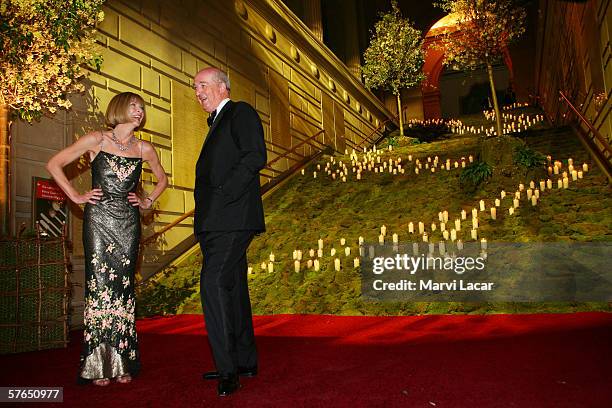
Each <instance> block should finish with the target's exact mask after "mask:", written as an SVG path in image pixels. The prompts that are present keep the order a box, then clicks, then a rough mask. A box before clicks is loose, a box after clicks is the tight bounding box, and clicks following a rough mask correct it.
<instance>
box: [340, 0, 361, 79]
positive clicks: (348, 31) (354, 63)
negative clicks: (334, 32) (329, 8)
mask: <svg viewBox="0 0 612 408" xmlns="http://www.w3.org/2000/svg"><path fill="white" fill-rule="evenodd" d="M343 6H344V18H345V19H346V20H345V21H344V52H345V61H344V63H345V64H346V66H347V67H348V69H349V71H351V73H352V74H353V75H355V76H356V77H357V78H358V79H359V80H360V81H361V70H360V67H361V60H360V58H359V34H358V32H357V28H358V26H359V21H358V20H357V9H356V7H355V2H354V1H347V2H345V3H343Z"/></svg>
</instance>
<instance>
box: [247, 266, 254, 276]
mask: <svg viewBox="0 0 612 408" xmlns="http://www.w3.org/2000/svg"><path fill="white" fill-rule="evenodd" d="M247 274H248V275H251V274H253V267H252V266H249V267H248V268H247Z"/></svg>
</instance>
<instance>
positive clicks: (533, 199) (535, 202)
mask: <svg viewBox="0 0 612 408" xmlns="http://www.w3.org/2000/svg"><path fill="white" fill-rule="evenodd" d="M537 204H538V197H536V196H533V197H531V205H532V206H534V207H535V206H536V205H537Z"/></svg>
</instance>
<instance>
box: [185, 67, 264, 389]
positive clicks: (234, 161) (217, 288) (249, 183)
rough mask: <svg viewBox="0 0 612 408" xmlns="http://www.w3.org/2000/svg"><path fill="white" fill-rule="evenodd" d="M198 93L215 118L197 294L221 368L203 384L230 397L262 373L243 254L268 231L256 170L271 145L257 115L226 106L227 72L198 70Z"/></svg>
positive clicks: (200, 190) (200, 213) (198, 202)
mask: <svg viewBox="0 0 612 408" xmlns="http://www.w3.org/2000/svg"><path fill="white" fill-rule="evenodd" d="M194 90H195V94H196V97H197V99H198V102H199V103H200V105H201V106H202V108H203V109H204V110H205V111H206V112H208V113H210V116H209V118H208V126H209V130H208V135H207V137H206V140H205V141H204V144H203V146H202V151H201V152H200V157H199V158H198V162H197V164H196V180H195V190H194V196H195V217H194V230H195V235H196V237H197V238H198V241H199V243H200V249H201V250H202V255H203V266H202V272H201V275H200V295H201V298H202V309H203V311H204V317H205V322H206V329H207V331H208V341H209V344H210V347H211V351H212V355H213V358H214V362H215V365H216V371H211V372H207V373H204V379H207V380H208V379H216V380H218V390H217V391H218V394H219V396H227V395H230V394H232V393H233V392H235V391H236V390H237V389H238V388H239V387H240V383H239V380H238V376H239V375H241V376H246V377H252V376H255V375H256V374H257V351H256V348H255V335H254V333H253V319H252V316H251V302H250V299H249V289H248V286H247V258H246V251H247V248H248V246H249V244H250V243H251V240H252V239H253V237H254V236H255V235H256V234H258V233H261V232H263V231H265V223H264V214H263V204H262V201H261V191H260V186H259V171H260V170H261V169H262V168H263V167H264V166H265V165H266V162H267V159H266V144H265V141H264V134H263V128H262V125H261V120H260V118H259V116H258V115H257V112H256V111H255V109H253V107H251V105H249V104H248V103H246V102H233V101H231V100H230V99H229V94H230V82H229V79H228V77H227V75H226V74H225V73H224V72H223V71H221V70H219V69H217V68H212V67H211V68H206V69H203V70H201V71H200V72H198V73H197V74H196V76H195V77H194Z"/></svg>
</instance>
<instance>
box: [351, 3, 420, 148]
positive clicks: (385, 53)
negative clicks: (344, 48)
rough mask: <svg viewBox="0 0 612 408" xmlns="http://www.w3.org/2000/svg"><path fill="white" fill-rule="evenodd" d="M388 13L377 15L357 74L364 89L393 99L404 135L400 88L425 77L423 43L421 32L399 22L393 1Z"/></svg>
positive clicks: (400, 18) (405, 23)
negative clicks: (360, 76)
mask: <svg viewBox="0 0 612 408" xmlns="http://www.w3.org/2000/svg"><path fill="white" fill-rule="evenodd" d="M391 4H392V10H391V11H390V12H389V13H386V14H381V19H380V20H379V21H378V22H377V23H376V25H375V28H374V32H373V33H372V38H371V40H370V45H369V47H368V49H367V50H366V51H365V53H364V56H363V57H364V61H365V64H364V65H363V66H362V67H361V72H362V74H363V78H364V80H365V85H366V87H368V88H370V89H376V88H382V89H384V90H387V91H390V92H391V93H393V95H395V96H396V98H397V111H398V114H399V126H400V135H401V136H403V135H404V128H403V120H402V100H401V97H400V93H401V90H402V89H403V88H410V87H413V86H415V85H418V84H419V83H420V82H421V81H422V80H423V79H424V78H425V75H424V74H423V72H422V67H423V62H424V57H423V39H422V35H421V32H420V31H419V30H417V29H416V28H414V27H412V25H411V23H410V21H409V20H407V19H404V18H402V14H401V12H400V9H399V7H398V5H397V0H393V1H392V2H391Z"/></svg>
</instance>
